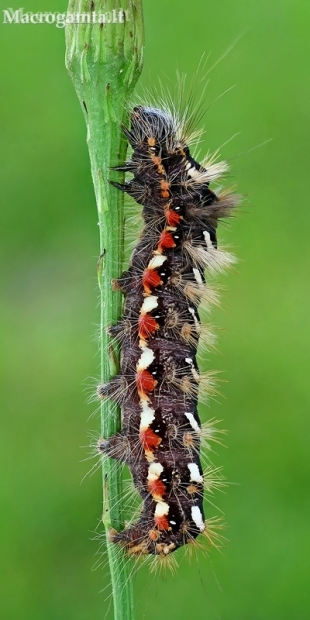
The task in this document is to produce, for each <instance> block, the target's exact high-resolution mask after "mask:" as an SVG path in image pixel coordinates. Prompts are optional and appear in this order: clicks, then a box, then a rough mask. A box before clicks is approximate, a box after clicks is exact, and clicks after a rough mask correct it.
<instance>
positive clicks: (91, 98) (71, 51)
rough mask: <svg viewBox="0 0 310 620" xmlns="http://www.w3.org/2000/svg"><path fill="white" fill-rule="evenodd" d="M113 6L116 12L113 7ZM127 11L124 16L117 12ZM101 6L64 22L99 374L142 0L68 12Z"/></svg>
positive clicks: (115, 574)
mask: <svg viewBox="0 0 310 620" xmlns="http://www.w3.org/2000/svg"><path fill="white" fill-rule="evenodd" d="M113 10H114V12H113ZM121 10H124V11H126V13H125V15H126V19H124V22H123V23H113V20H114V21H115V19H116V17H117V18H118V19H119V11H121ZM87 12H89V13H90V12H96V15H97V17H98V15H99V14H105V16H106V17H107V19H109V17H110V19H111V21H112V23H104V24H103V25H100V24H98V23H83V24H77V23H72V24H69V25H67V26H66V66H67V69H68V71H69V74H70V76H71V78H72V80H73V83H74V86H75V89H76V92H77V95H78V98H79V100H80V103H81V106H82V109H83V112H84V117H85V121H86V125H87V144H88V148H89V154H90V162H91V172H92V178H93V183H94V188H95V196H96V202H97V208H98V217H99V230H100V258H99V262H98V279H99V286H100V292H101V329H100V335H101V381H102V382H103V383H106V382H107V381H109V379H110V378H111V377H112V376H114V375H115V374H116V373H117V372H118V366H119V357H118V351H116V350H115V347H113V346H112V344H111V343H110V340H109V336H108V334H107V327H108V326H109V325H113V324H115V323H116V322H117V321H118V319H119V317H120V315H121V309H122V299H121V294H120V293H119V292H114V291H113V290H112V287H111V280H113V279H114V278H117V277H119V275H120V272H121V268H122V260H123V238H124V234H123V226H124V224H123V222H124V217H123V194H122V192H120V191H118V190H117V189H115V188H114V187H112V186H111V185H110V184H109V183H108V179H111V180H118V181H120V182H122V180H123V176H124V174H123V173H120V172H113V171H111V170H110V167H111V166H116V165H118V164H119V163H121V162H123V161H124V160H125V156H126V141H125V139H124V137H123V135H122V131H121V123H122V122H124V123H126V121H127V111H126V103H127V102H128V99H129V97H130V95H131V93H132V91H133V88H134V86H135V84H136V82H137V79H138V77H139V75H140V72H141V69H142V58H143V18H142V0H121V1H120V0H105V1H104V0H95V2H90V0H70V2H69V7H68V14H74V13H75V14H81V13H87ZM101 426H102V429H101V431H102V436H103V437H110V436H111V435H113V434H114V433H116V432H118V431H119V430H120V427H121V415H120V411H119V410H117V411H115V405H112V404H111V402H110V401H104V402H103V403H102V408H101ZM122 499H123V489H122V479H121V472H120V470H119V468H116V467H115V462H114V461H111V460H110V459H104V461H103V523H104V526H105V530H106V533H107V552H108V558H109V565H110V572H111V583H112V593H113V601H114V617H115V620H133V599H132V589H131V583H130V579H129V577H128V574H127V566H128V564H127V563H126V558H125V557H124V555H123V553H122V552H121V551H120V549H119V548H118V547H117V546H116V545H114V544H113V543H111V542H109V536H108V532H109V530H110V528H111V527H113V528H115V529H116V530H119V529H122V528H123V527H124V523H123V513H122V504H123V501H122Z"/></svg>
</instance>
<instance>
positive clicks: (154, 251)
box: [98, 106, 237, 557]
mask: <svg viewBox="0 0 310 620" xmlns="http://www.w3.org/2000/svg"><path fill="white" fill-rule="evenodd" d="M123 129H124V133H125V135H126V137H127V139H128V141H129V143H130V145H131V146H132V148H133V154H132V158H131V161H130V162H127V163H126V164H124V165H123V166H118V167H117V168H116V169H117V170H126V171H130V172H132V174H133V178H132V180H129V181H126V182H125V183H124V184H120V183H115V182H113V183H112V184H113V185H114V186H115V187H116V188H118V189H120V190H122V191H125V192H127V193H128V194H129V195H130V196H132V197H133V198H134V199H135V200H136V202H138V203H139V204H141V205H142V207H143V218H144V223H145V224H144V230H143V232H142V235H141V237H140V239H139V241H138V244H137V247H136V249H135V251H134V253H133V255H132V258H131V262H130V266H129V269H128V271H126V272H124V273H123V274H122V276H121V277H120V278H119V280H117V281H116V282H114V283H113V286H114V288H115V289H120V290H121V291H122V292H123V294H124V296H125V300H124V311H123V318H122V319H121V321H120V322H119V324H118V325H116V326H112V327H111V328H110V333H111V334H112V335H113V337H114V338H116V339H117V340H118V341H119V342H120V345H121V350H122V355H121V371H120V374H119V375H118V376H117V377H114V378H113V379H112V380H111V381H110V383H109V384H107V385H105V386H99V388H98V395H99V396H100V397H101V398H106V397H107V398H112V399H113V398H114V399H115V400H117V401H119V400H120V391H121V393H122V397H121V403H122V419H123V428H122V430H121V432H120V433H117V434H116V435H114V436H113V437H110V438H108V439H100V440H99V443H98V448H99V451H100V453H101V454H107V455H109V456H111V457H112V458H115V459H117V460H119V461H122V462H124V463H126V464H127V465H128V466H129V468H130V470H131V473H132V476H133V480H134V484H135V487H136V488H137V490H138V492H139V494H140V496H141V497H142V500H143V507H142V510H141V514H140V517H139V518H138V520H137V522H136V523H134V524H132V525H129V526H128V527H126V528H125V529H124V530H123V531H121V532H115V531H113V535H112V536H111V540H113V542H115V543H121V544H122V545H123V546H124V547H125V548H126V550H127V551H128V552H129V553H130V554H133V555H144V554H150V555H155V556H160V557H167V556H168V555H169V554H170V553H171V552H173V551H175V550H176V549H178V548H179V547H181V546H183V545H186V544H187V543H192V542H194V541H195V539H196V537H197V536H198V535H199V534H201V533H205V535H206V537H207V538H208V539H209V540H210V541H211V542H212V540H213V541H214V540H215V541H216V540H217V537H216V536H217V535H216V534H214V532H213V529H214V522H212V520H209V522H208V521H205V518H204V510H203V490H204V488H206V489H208V488H210V487H211V482H212V480H211V478H212V477H211V476H210V472H209V471H208V474H206V476H205V478H204V474H203V471H202V467H201V463H200V445H201V443H203V440H204V438H205V437H207V439H212V431H211V430H210V429H211V425H208V428H207V429H205V430H204V428H203V427H202V426H201V423H200V420H199V416H198V412H197V399H198V391H199V389H200V391H201V393H203V392H204V388H203V383H204V380H203V376H202V375H200V373H199V369H198V366H197V362H196V353H197V347H198V343H199V338H200V335H201V326H200V318H199V314H198V306H199V304H201V303H202V304H205V305H207V306H209V305H210V304H212V303H216V301H217V297H216V295H215V294H214V292H213V291H212V289H209V288H208V284H207V279H208V275H213V274H214V273H216V272H218V271H221V270H223V269H224V268H226V267H227V266H229V263H231V262H233V258H232V256H231V255H230V254H227V253H225V252H223V251H220V250H218V249H217V239H216V228H217V224H218V220H219V219H220V218H223V217H228V216H229V215H230V213H231V211H232V209H233V207H234V206H235V205H236V203H237V197H236V196H233V195H232V194H230V193H229V192H227V191H226V192H223V193H222V194H219V195H216V194H215V193H214V191H212V190H211V189H210V188H209V184H210V182H211V181H213V180H214V179H216V178H217V177H218V176H220V174H221V173H222V172H223V171H224V170H225V169H226V166H225V165H224V164H215V163H214V162H212V161H209V162H208V161H206V162H203V164H202V165H200V164H199V163H198V162H196V161H195V160H194V159H193V157H192V156H191V155H190V152H189V147H188V140H187V138H186V126H185V121H183V120H181V121H180V120H177V119H176V118H175V115H174V114H172V113H169V111H167V110H165V111H162V110H159V109H156V108H151V107H143V106H137V107H135V108H134V109H133V111H132V113H131V126H130V129H128V128H126V127H124V128H123ZM129 386H130V388H129ZM211 389H212V376H210V375H209V376H207V377H206V387H205V391H206V392H207V393H210V390H211ZM215 478H216V476H215ZM219 485H220V483H218V485H217V486H219ZM215 486H216V483H215ZM213 544H215V543H214V542H213Z"/></svg>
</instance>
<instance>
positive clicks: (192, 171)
mask: <svg viewBox="0 0 310 620" xmlns="http://www.w3.org/2000/svg"><path fill="white" fill-rule="evenodd" d="M187 174H188V175H189V176H190V177H191V178H192V179H196V178H198V177H200V176H201V172H199V170H197V169H196V168H195V167H194V166H192V167H190V168H187Z"/></svg>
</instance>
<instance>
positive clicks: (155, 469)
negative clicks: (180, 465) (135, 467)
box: [147, 463, 164, 481]
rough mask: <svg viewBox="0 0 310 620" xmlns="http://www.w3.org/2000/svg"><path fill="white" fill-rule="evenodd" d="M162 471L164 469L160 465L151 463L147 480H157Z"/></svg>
mask: <svg viewBox="0 0 310 620" xmlns="http://www.w3.org/2000/svg"><path fill="white" fill-rule="evenodd" d="M163 471H164V468H163V466H162V465H161V463H151V465H150V466H149V471H148V475H147V479H148V480H151V481H154V480H158V478H159V476H160V474H162V472H163Z"/></svg>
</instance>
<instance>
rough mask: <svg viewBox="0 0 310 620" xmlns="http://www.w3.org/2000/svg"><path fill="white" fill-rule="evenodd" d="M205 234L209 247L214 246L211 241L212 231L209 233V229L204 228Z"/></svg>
mask: <svg viewBox="0 0 310 620" xmlns="http://www.w3.org/2000/svg"><path fill="white" fill-rule="evenodd" d="M203 236H204V238H205V242H206V246H207V248H210V247H211V248H212V247H213V246H212V241H211V237H210V233H208V231H207V230H204V231H203Z"/></svg>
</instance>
